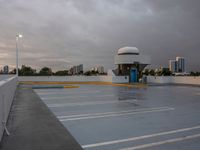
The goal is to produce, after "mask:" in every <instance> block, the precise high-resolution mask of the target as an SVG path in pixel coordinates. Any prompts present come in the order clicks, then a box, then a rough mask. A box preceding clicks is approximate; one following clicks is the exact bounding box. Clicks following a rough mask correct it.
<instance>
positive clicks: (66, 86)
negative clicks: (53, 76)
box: [63, 85, 80, 88]
mask: <svg viewBox="0 0 200 150" xmlns="http://www.w3.org/2000/svg"><path fill="white" fill-rule="evenodd" d="M63 87H64V88H79V87H80V86H76V85H65V86H63Z"/></svg>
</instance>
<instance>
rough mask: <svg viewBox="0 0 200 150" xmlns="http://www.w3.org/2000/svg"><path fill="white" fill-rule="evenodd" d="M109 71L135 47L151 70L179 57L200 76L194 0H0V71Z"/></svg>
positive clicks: (198, 14) (198, 7)
mask: <svg viewBox="0 0 200 150" xmlns="http://www.w3.org/2000/svg"><path fill="white" fill-rule="evenodd" d="M16 33H21V34H23V36H24V37H23V38H22V39H21V40H20V41H19V43H18V44H19V49H20V53H19V55H20V64H26V65H30V66H32V67H34V68H41V67H43V66H48V67H51V68H53V69H54V70H57V69H65V68H69V67H70V66H72V65H77V64H79V63H83V64H84V67H85V69H87V68H89V67H92V66H94V65H103V66H105V68H106V69H108V68H114V63H113V61H114V55H115V54H116V53H117V49H119V48H121V47H124V46H135V47H137V48H138V49H140V52H141V53H143V54H148V55H151V58H152V67H155V66H159V65H163V66H167V64H168V59H174V58H175V57H176V56H183V57H185V58H186V60H187V69H188V71H190V70H195V71H200V0H0V65H1V66H2V65H5V64H9V65H10V66H14V65H15V35H16Z"/></svg>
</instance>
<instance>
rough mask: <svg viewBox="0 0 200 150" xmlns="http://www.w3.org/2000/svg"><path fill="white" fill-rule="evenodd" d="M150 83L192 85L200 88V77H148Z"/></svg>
mask: <svg viewBox="0 0 200 150" xmlns="http://www.w3.org/2000/svg"><path fill="white" fill-rule="evenodd" d="M147 82H148V83H158V84H159V83H161V84H190V85H199V86H200V77H193V76H147Z"/></svg>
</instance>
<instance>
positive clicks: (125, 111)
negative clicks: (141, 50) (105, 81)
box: [35, 85, 200, 150]
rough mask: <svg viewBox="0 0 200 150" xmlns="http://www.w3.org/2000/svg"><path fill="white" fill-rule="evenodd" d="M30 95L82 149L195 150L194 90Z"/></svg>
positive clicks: (90, 89)
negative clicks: (38, 97) (33, 96)
mask: <svg viewBox="0 0 200 150" xmlns="http://www.w3.org/2000/svg"><path fill="white" fill-rule="evenodd" d="M35 92H36V93H37V94H38V95H39V96H40V98H41V99H42V100H43V101H44V103H45V104H46V105H47V106H48V107H49V108H50V110H51V111H52V112H53V113H54V114H55V116H57V118H58V119H59V120H60V122H61V123H62V124H63V125H64V126H65V127H66V128H67V129H68V130H69V132H70V133H71V134H72V136H73V137H74V138H75V139H76V140H77V141H78V143H79V144H80V145H81V146H82V147H83V148H84V149H88V150H90V149H91V150H117V149H122V150H135V149H145V150H157V149H158V150H169V149H170V150H179V149H181V150H188V149H189V150H197V149H200V88H199V87H192V86H170V85H168V86H167V85H166V86H149V87H147V88H140V89H137V88H128V87H113V86H97V85H80V88H76V89H36V90H35Z"/></svg>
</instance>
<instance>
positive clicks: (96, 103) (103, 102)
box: [47, 100, 137, 108]
mask: <svg viewBox="0 0 200 150" xmlns="http://www.w3.org/2000/svg"><path fill="white" fill-rule="evenodd" d="M136 101H137V100H123V101H117V100H115V101H111V100H109V101H93V102H81V103H77V102H76V103H64V104H47V106H48V107H50V108H54V107H73V106H86V105H102V104H112V103H131V102H136Z"/></svg>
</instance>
